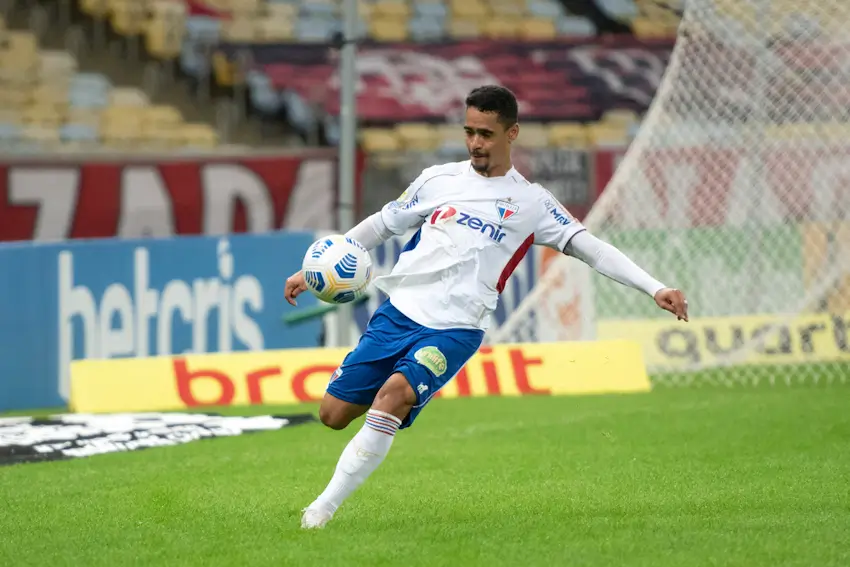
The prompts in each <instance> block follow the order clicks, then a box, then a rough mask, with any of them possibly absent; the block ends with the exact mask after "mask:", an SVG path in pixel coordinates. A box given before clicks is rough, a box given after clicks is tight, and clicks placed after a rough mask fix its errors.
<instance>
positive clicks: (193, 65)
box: [180, 16, 222, 77]
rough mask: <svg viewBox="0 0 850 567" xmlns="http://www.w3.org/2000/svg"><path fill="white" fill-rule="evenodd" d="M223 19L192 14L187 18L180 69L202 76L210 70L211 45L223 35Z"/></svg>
mask: <svg viewBox="0 0 850 567" xmlns="http://www.w3.org/2000/svg"><path fill="white" fill-rule="evenodd" d="M221 26H222V22H221V20H219V19H217V18H212V17H209V16H191V17H189V18H187V19H186V30H185V35H184V39H183V45H182V46H181V48H180V69H181V70H182V71H183V72H184V73H186V74H187V75H189V76H191V77H201V76H203V75H206V74H207V73H208V72H209V65H210V63H209V53H208V51H209V49H208V47H209V46H213V45H215V44H216V43H218V40H219V38H220V37H221Z"/></svg>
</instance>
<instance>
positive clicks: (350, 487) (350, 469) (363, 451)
mask: <svg viewBox="0 0 850 567" xmlns="http://www.w3.org/2000/svg"><path fill="white" fill-rule="evenodd" d="M400 426H401V420H400V419H399V418H397V417H396V416H394V415H391V414H389V413H385V412H382V411H378V410H373V409H370V410H369V411H368V412H367V413H366V423H365V424H364V425H363V428H362V429H361V430H360V431H358V432H357V435H355V436H354V438H353V439H352V440H351V441H350V442H349V443H348V445H346V447H345V449H344V450H343V451H342V455H341V456H340V458H339V462H338V463H337V465H336V470H335V471H334V475H333V478H331V481H330V483H328V486H327V488H325V491H324V492H322V494H321V495H319V497H318V498H317V499H316V502H318V503H321V504H323V505H325V506H327V507H329V508H330V509H331V511H333V512H336V509H337V508H339V507H340V506H341V505H342V503H343V501H344V500H345V499H346V498H348V497H349V496H350V495H351V493H352V492H354V491H355V490H356V489H357V487H358V486H360V485H361V484H363V481H364V480H366V479H367V478H368V477H369V475H370V474H372V472H374V471H375V469H377V468H378V465H380V464H381V462H382V461H383V460H384V457H386V456H387V453H389V451H390V446H391V445H392V444H393V438H394V437H395V432H396V431H398V428H399V427H400Z"/></svg>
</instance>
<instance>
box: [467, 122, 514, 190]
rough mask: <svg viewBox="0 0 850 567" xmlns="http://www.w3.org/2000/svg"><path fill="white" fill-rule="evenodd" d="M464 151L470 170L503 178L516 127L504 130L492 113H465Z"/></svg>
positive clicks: (509, 161) (506, 169)
mask: <svg viewBox="0 0 850 567" xmlns="http://www.w3.org/2000/svg"><path fill="white" fill-rule="evenodd" d="M463 129H464V131H465V132H466V149H467V150H469V157H470V159H471V160H472V167H473V168H474V169H475V171H477V172H478V173H481V174H483V175H504V174H505V173H507V171H508V169H510V167H511V142H512V141H514V140H515V139H516V136H517V134H518V132H519V125H517V124H514V125H512V126H510V127H507V128H506V127H505V125H504V124H502V123H501V122H499V115H498V114H496V113H495V112H481V111H480V110H478V109H477V108H472V107H470V108H467V109H466V123H465V124H464V125H463Z"/></svg>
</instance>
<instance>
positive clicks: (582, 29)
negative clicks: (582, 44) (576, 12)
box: [557, 16, 596, 38]
mask: <svg viewBox="0 0 850 567" xmlns="http://www.w3.org/2000/svg"><path fill="white" fill-rule="evenodd" d="M557 27H558V33H560V34H561V35H565V36H569V37H576V38H580V37H592V36H595V35H596V25H595V24H594V23H593V22H592V21H590V20H588V19H587V18H583V17H579V16H566V17H563V18H559V19H558V20H557Z"/></svg>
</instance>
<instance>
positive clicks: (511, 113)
mask: <svg viewBox="0 0 850 567" xmlns="http://www.w3.org/2000/svg"><path fill="white" fill-rule="evenodd" d="M466 107H467V108H469V107H472V108H477V109H478V110H480V111H481V112H495V113H496V114H497V115H498V116H499V122H501V123H502V124H503V125H504V126H505V127H506V128H508V127H510V126H513V125H514V124H516V122H517V120H518V118H519V109H518V108H517V102H516V96H515V95H514V93H512V92H511V91H510V89H507V88H505V87H501V86H499V85H484V86H482V87H478V88H475V89H472V91H471V92H470V93H469V95H468V96H467V97H466Z"/></svg>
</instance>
